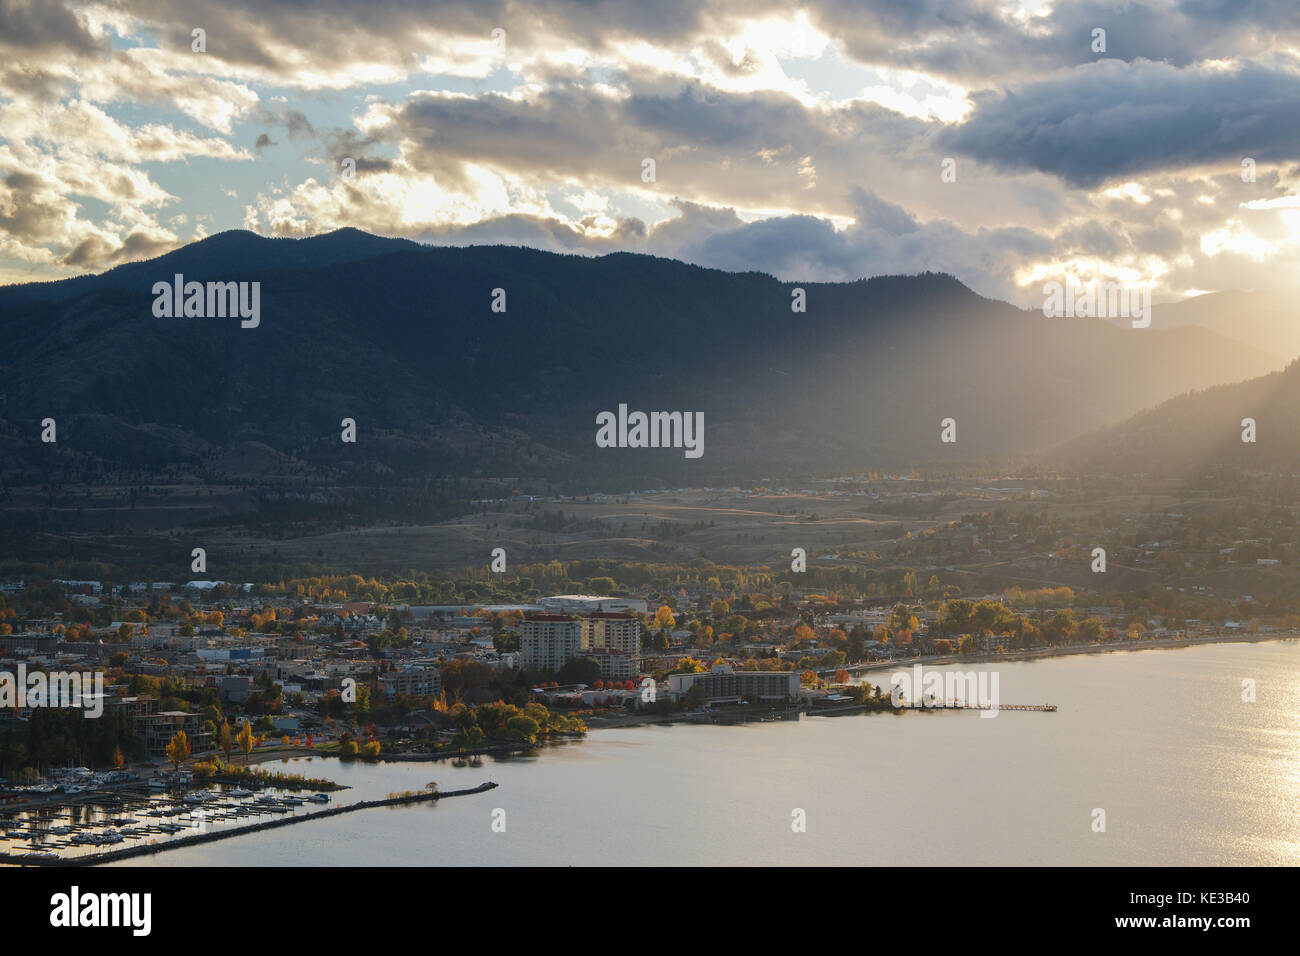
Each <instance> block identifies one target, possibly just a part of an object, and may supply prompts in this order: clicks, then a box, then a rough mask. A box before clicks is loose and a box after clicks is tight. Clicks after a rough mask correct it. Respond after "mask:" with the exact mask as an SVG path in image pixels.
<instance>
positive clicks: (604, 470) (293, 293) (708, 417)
mask: <svg viewBox="0 0 1300 956" xmlns="http://www.w3.org/2000/svg"><path fill="white" fill-rule="evenodd" d="M177 272H180V273H183V274H184V276H185V278H186V280H205V279H230V280H244V281H258V282H260V283H261V321H260V325H259V326H258V327H257V328H251V329H244V328H241V327H240V323H239V321H238V320H237V319H220V318H155V317H154V315H153V314H152V304H153V295H152V293H151V291H150V290H151V287H152V285H153V283H154V282H156V281H170V280H171V278H172V276H173V274H174V273H177ZM794 287H795V286H794V284H791V283H782V282H778V281H777V280H775V279H773V278H771V277H769V276H766V275H761V274H757V273H741V274H734V273H725V272H720V271H717V270H710V269H704V268H699V267H696V266H691V265H686V264H683V263H680V262H675V261H671V260H664V259H657V258H653V257H648V256H641V255H633V254H626V253H620V254H614V255H609V256H605V257H602V258H586V257H581V256H565V255H555V254H552V253H544V252H538V251H533V250H529V249H524V248H516V247H501V246H479V247H468V248H446V247H422V246H418V245H415V244H413V243H410V242H407V241H404V240H389V239H382V238H379V237H375V236H370V235H366V234H364V233H360V232H356V231H355V230H342V231H340V232H336V233H331V234H329V235H325V236H318V237H314V238H311V239H303V240H287V239H264V238H261V237H258V236H255V235H253V234H251V233H246V232H232V233H224V234H221V235H218V236H213V237H210V238H208V239H205V240H203V241H201V242H198V243H195V244H193V245H191V246H188V247H185V248H183V249H180V250H177V251H175V252H173V253H170V254H168V255H166V256H163V257H161V258H159V259H156V260H153V261H151V262H144V263H133V264H131V265H127V266H121V267H119V268H117V269H114V270H112V271H111V272H108V273H105V274H103V275H101V276H97V277H86V278H79V279H71V280H65V281H63V282H59V283H47V284H40V285H38V284H32V285H25V286H15V287H8V288H6V289H2V290H0V332H2V334H3V336H4V341H5V342H6V348H5V352H4V357H3V359H2V360H0V373H2V375H3V383H4V384H3V386H2V388H3V395H0V450H3V453H4V466H3V468H4V473H5V477H6V479H7V480H9V481H25V480H35V479H41V478H43V477H48V476H49V475H51V474H57V473H59V472H63V473H65V474H73V475H84V474H93V473H99V472H103V471H111V470H113V469H120V468H137V467H139V468H145V469H147V470H148V471H149V472H150V473H156V472H157V471H158V470H159V469H164V468H165V469H169V470H171V471H172V472H174V473H177V474H186V473H195V474H198V475H201V476H207V477H209V478H210V477H211V476H212V475H220V476H222V477H223V478H227V477H229V476H230V474H231V471H230V469H231V467H232V458H231V455H230V449H231V447H232V446H238V445H245V443H254V444H255V446H256V447H257V448H259V449H263V450H262V451H261V452H260V453H259V454H258V455H257V456H256V457H257V459H258V463H257V465H256V466H255V467H250V473H251V474H252V475H254V476H265V475H266V474H267V473H268V470H270V471H277V470H278V471H288V472H292V473H296V474H299V475H302V476H314V477H317V478H320V479H321V480H325V481H331V480H336V479H338V478H339V477H340V476H365V477H366V478H367V480H381V481H382V480H386V479H387V478H392V479H394V480H396V479H400V478H402V477H403V476H410V477H419V476H430V475H442V476H457V477H460V476H481V475H496V476H510V477H518V476H525V477H537V476H549V477H556V478H567V479H570V480H574V481H580V482H583V483H586V484H588V485H592V486H598V485H601V484H611V485H613V486H615V487H628V486H629V485H634V486H642V485H650V484H655V483H660V482H666V483H684V482H689V483H696V484H698V483H707V482H710V481H721V480H726V479H727V478H740V477H757V476H762V475H766V474H770V473H780V472H789V471H792V470H798V471H808V470H815V471H837V470H864V469H870V468H901V467H907V466H910V465H913V464H920V463H927V462H942V461H956V460H972V459H989V458H995V457H998V456H1003V455H1009V454H1021V453H1025V452H1029V451H1032V450H1036V449H1039V448H1042V447H1044V446H1047V445H1053V444H1056V443H1058V442H1060V441H1061V440H1063V439H1068V438H1070V437H1072V436H1075V435H1079V434H1082V433H1084V432H1087V431H1089V430H1091V429H1095V428H1097V427H1098V426H1100V425H1103V424H1106V423H1109V422H1114V421H1116V420H1119V419H1122V418H1124V417H1126V416H1129V415H1132V414H1133V413H1134V412H1136V411H1138V410H1140V409H1142V408H1145V407H1148V406H1151V405H1154V404H1155V403H1157V402H1160V401H1162V400H1164V399H1166V398H1168V397H1169V396H1171V395H1175V394H1178V393H1181V392H1186V391H1188V390H1191V389H1201V388H1206V387H1208V386H1213V385H1217V384H1220V383H1224V382H1233V381H1240V380H1244V379H1248V378H1252V377H1255V376H1258V375H1260V374H1262V373H1265V372H1268V371H1270V370H1271V369H1273V368H1276V367H1277V366H1278V365H1279V364H1280V363H1279V362H1278V361H1277V360H1276V359H1275V358H1273V357H1270V356H1269V355H1266V354H1265V353H1263V352H1261V351H1258V350H1256V349H1253V348H1251V347H1250V346H1248V345H1246V344H1243V343H1239V342H1235V341H1232V340H1230V339H1228V338H1225V337H1223V336H1220V335H1217V334H1215V333H1213V332H1211V331H1208V330H1206V329H1204V328H1200V327H1196V326H1187V327H1179V328H1175V329H1171V330H1167V331H1159V330H1154V329H1146V330H1133V329H1124V328H1118V327H1116V326H1113V325H1111V324H1109V323H1106V322H1103V321H1100V320H1089V319H1045V318H1044V317H1043V316H1042V315H1041V313H1040V312H1034V311H1024V310H1020V309H1016V308H1014V307H1012V306H1010V305H1007V304H1005V303H1001V302H996V301H991V300H987V299H984V298H981V297H979V296H977V295H975V294H974V293H973V292H971V291H970V290H969V289H967V288H965V287H964V286H962V285H961V284H960V283H959V282H957V281H956V280H955V279H953V278H951V277H949V276H945V275H937V274H926V275H920V276H910V277H883V278H876V279H870V280H863V281H858V282H853V283H840V284H818V283H804V284H802V285H801V286H800V287H802V288H804V289H805V291H806V294H807V311H806V312H805V313H796V312H792V311H791V307H790V303H791V290H792V289H793V288H794ZM498 288H499V289H504V290H506V295H507V309H506V311H505V312H504V313H502V312H494V311H492V309H491V302H492V296H493V290H494V289H498ZM620 403H626V404H627V405H628V407H629V409H632V410H637V409H640V410H645V411H652V410H680V411H699V412H703V413H704V418H705V431H706V434H705V446H704V448H705V450H704V454H703V456H702V457H701V458H699V459H694V460H691V459H687V458H686V457H685V456H684V454H683V452H682V450H680V449H601V448H597V447H596V443H595V432H596V428H595V419H596V415H597V413H598V412H600V411H604V410H610V411H614V410H617V408H618V406H619V404H620ZM949 416H952V417H955V418H956V419H957V420H958V442H957V444H956V445H941V444H940V442H939V426H940V421H941V419H943V418H945V417H949ZM47 417H53V418H55V419H56V420H57V421H58V423H59V443H58V445H57V447H56V448H52V447H51V446H46V445H42V444H41V443H40V442H39V440H38V436H39V430H40V428H39V423H40V422H41V420H42V419H44V418H47ZM343 418H353V419H355V420H356V422H357V424H358V429H359V438H358V441H357V443H356V444H353V445H345V444H343V443H341V442H340V441H339V429H340V424H339V423H340V420H341V419H343ZM69 469H71V471H69Z"/></svg>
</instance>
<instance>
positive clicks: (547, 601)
mask: <svg viewBox="0 0 1300 956" xmlns="http://www.w3.org/2000/svg"><path fill="white" fill-rule="evenodd" d="M537 603H538V604H540V605H541V606H542V607H544V608H545V609H546V610H547V611H550V612H553V613H556V612H559V613H568V614H596V613H598V612H604V613H610V614H627V613H636V614H644V613H646V610H647V605H646V602H645V601H642V600H639V599H637V598H621V597H601V596H600V595H598V594H556V595H554V596H553V597H544V598H542V599H541V600H540V601H538V602H537Z"/></svg>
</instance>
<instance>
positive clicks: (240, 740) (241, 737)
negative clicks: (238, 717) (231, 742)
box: [235, 720, 253, 757]
mask: <svg viewBox="0 0 1300 956" xmlns="http://www.w3.org/2000/svg"><path fill="white" fill-rule="evenodd" d="M235 743H237V744H239V749H240V750H242V751H243V752H244V756H245V757H247V756H248V755H249V754H251V753H252V752H253V725H252V724H250V723H249V722H248V721H247V720H245V721H244V722H243V723H242V724H241V725H240V727H239V734H238V736H236V737H235Z"/></svg>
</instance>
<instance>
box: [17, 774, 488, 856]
mask: <svg viewBox="0 0 1300 956" xmlns="http://www.w3.org/2000/svg"><path fill="white" fill-rule="evenodd" d="M496 787H497V784H495V783H493V782H492V781H490V780H489V781H487V782H485V783H481V784H479V785H478V786H477V787H471V788H469V789H467V790H449V791H447V792H446V793H438V792H437V791H430V792H428V793H412V794H406V795H404V796H400V797H387V798H385V799H383V800H361V801H358V802H357V803H350V804H348V805H347V806H343V807H330V808H329V809H328V810H316V811H313V812H312V813H307V814H304V815H303V816H300V817H296V816H295V817H281V818H280V819H278V820H267V821H264V822H261V823H253V824H250V825H248V826H245V827H231V828H230V829H223V830H213V831H211V832H208V833H195V834H192V835H190V836H183V837H175V838H173V839H170V840H167V841H166V842H164V843H147V844H143V845H139V846H129V847H123V848H121V849H120V850H108V851H106V852H103V853H93V854H83V855H81V856H74V857H58V858H55V857H43V858H37V857H35V855H34V854H12V853H3V854H0V864H5V863H8V864H16V865H19V866H99V865H101V864H104V863H116V862H117V861H118V860H129V859H131V858H132V857H137V856H146V855H149V854H153V853H165V852H166V851H168V850H176V849H180V848H181V847H187V846H197V845H198V844H201V843H213V842H215V841H217V840H225V839H229V838H230V837H237V836H245V835H247V834H249V833H258V832H261V831H263V830H274V829H276V828H278V827H288V826H293V825H294V824H295V823H306V822H308V821H309V820H320V819H324V818H325V817H334V816H338V815H339V814H342V813H355V812H356V811H358V810H372V809H375V808H377V807H401V806H406V805H408V804H413V803H429V802H432V801H437V800H445V799H447V798H448V797H465V796H469V795H470V794H474V793H487V792H488V791H489V790H494V789H496Z"/></svg>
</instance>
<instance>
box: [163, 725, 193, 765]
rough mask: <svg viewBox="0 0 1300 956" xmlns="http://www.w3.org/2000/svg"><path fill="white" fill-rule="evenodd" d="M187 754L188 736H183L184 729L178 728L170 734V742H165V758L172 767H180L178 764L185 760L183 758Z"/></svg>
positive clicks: (188, 749) (188, 746)
mask: <svg viewBox="0 0 1300 956" xmlns="http://www.w3.org/2000/svg"><path fill="white" fill-rule="evenodd" d="M189 755H190V741H189V738H188V737H186V736H185V731H183V730H178V731H176V733H175V734H174V735H173V736H172V739H171V742H170V743H168V744H167V759H168V760H169V761H170V762H171V765H172V769H173V770H178V769H180V765H181V764H183V763H184V762H185V758H186V757H188V756H189Z"/></svg>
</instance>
